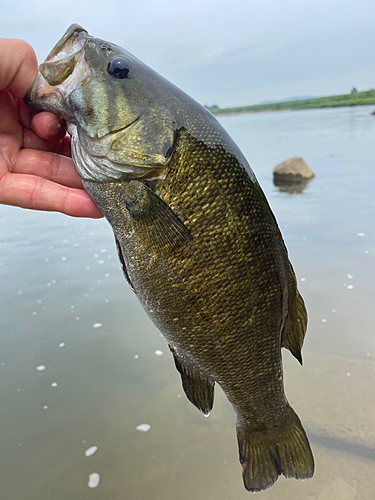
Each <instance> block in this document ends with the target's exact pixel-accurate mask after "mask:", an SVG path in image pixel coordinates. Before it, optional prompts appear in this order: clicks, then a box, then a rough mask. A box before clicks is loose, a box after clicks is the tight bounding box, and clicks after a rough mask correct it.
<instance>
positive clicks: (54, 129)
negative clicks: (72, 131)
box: [46, 118, 62, 137]
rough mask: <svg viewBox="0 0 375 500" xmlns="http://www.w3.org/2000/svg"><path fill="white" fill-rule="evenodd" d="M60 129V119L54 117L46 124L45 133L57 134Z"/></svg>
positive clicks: (50, 135)
mask: <svg viewBox="0 0 375 500" xmlns="http://www.w3.org/2000/svg"><path fill="white" fill-rule="evenodd" d="M61 129H62V123H61V121H60V120H58V119H57V118H56V119H55V120H53V121H51V122H50V123H49V124H48V125H47V129H46V134H47V135H48V136H49V137H54V136H55V135H58V134H59V133H60V132H61Z"/></svg>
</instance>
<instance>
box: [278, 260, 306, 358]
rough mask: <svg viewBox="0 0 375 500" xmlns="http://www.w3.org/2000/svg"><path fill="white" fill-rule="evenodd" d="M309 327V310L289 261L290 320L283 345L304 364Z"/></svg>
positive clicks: (283, 337)
mask: <svg viewBox="0 0 375 500" xmlns="http://www.w3.org/2000/svg"><path fill="white" fill-rule="evenodd" d="M306 328H307V311H306V307H305V303H304V301H303V298H302V297H301V295H300V293H299V291H298V290H297V280H296V276H295V274H294V271H293V267H292V265H291V264H290V262H289V278H288V321H287V324H286V327H285V330H284V332H283V336H282V342H281V346H282V347H285V348H286V349H289V351H290V352H291V353H292V354H293V356H294V357H295V358H296V359H298V361H299V362H300V363H301V365H302V355H301V349H302V345H303V340H304V338H305V333H306Z"/></svg>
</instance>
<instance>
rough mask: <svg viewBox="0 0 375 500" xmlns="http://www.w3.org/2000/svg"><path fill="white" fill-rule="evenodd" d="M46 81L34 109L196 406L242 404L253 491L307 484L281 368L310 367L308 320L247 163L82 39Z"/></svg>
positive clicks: (308, 460)
mask: <svg viewBox="0 0 375 500" xmlns="http://www.w3.org/2000/svg"><path fill="white" fill-rule="evenodd" d="M64 50H65V52H64ZM60 52H62V54H63V56H62V55H61V54H60ZM72 54H73V56H72ZM64 57H65V58H66V59H64ZM69 65H72V66H71V67H70V66H69ZM41 68H42V70H43V71H42V73H40V74H38V76H37V78H36V80H35V82H34V84H33V86H32V87H31V89H30V91H29V93H28V95H27V97H26V99H25V102H27V104H29V105H31V106H33V107H34V108H36V109H38V110H49V111H53V112H56V113H57V114H62V116H63V117H64V118H65V120H66V122H67V127H68V130H69V133H70V134H71V141H72V156H73V161H74V164H75V167H76V169H77V171H78V173H79V174H80V175H81V177H82V182H83V186H84V188H85V189H86V190H87V192H88V193H89V195H90V196H91V198H92V199H93V201H94V202H95V203H96V205H97V206H98V208H99V209H100V210H101V211H102V213H103V215H104V216H105V217H106V218H107V220H108V221H109V223H110V225H111V226H112V229H113V231H114V234H115V239H116V244H117V248H118V252H119V258H120V263H121V267H122V269H123V271H124V275H125V278H126V280H127V281H128V283H129V285H130V286H131V289H132V290H133V291H134V292H135V293H136V295H137V297H138V299H139V301H140V302H141V304H142V306H143V307H144V309H145V311H146V312H147V314H148V315H149V316H150V318H151V320H152V321H153V322H154V324H155V325H156V326H157V327H158V328H159V329H160V331H161V332H162V333H163V335H164V336H165V338H166V339H167V341H168V342H169V346H170V350H171V352H172V354H173V357H174V362H175V365H176V368H177V370H178V372H179V373H180V375H181V380H182V385H183V388H184V391H185V393H186V395H187V397H188V399H189V400H190V401H191V402H192V403H193V404H194V405H195V406H196V407H197V408H198V409H199V410H201V411H202V412H203V413H204V414H205V415H207V414H208V413H209V412H210V411H211V409H212V406H213V401H214V385H215V383H218V384H219V385H220V386H221V387H222V389H223V390H224V392H225V394H226V396H227V398H228V400H229V402H230V403H231V404H232V406H233V408H234V410H235V412H236V417H237V424H236V431H237V440H238V447H239V459H240V463H241V465H242V471H243V472H242V476H243V481H244V485H245V488H246V489H247V490H249V491H253V492H256V491H261V490H263V489H266V488H269V487H270V486H272V484H273V483H274V482H275V481H276V480H277V478H278V476H279V475H280V474H284V476H286V477H294V478H296V479H307V478H309V477H311V476H312V475H313V472H314V461H313V456H312V452H311V449H310V446H309V442H308V439H307V437H306V434H305V431H304V429H303V427H302V425H301V422H300V420H299V418H298V416H297V415H296V413H295V412H294V410H293V409H292V408H291V406H290V405H289V403H288V401H287V399H286V396H285V393H284V386H283V371H282V358H281V348H282V347H286V348H288V349H289V350H290V351H291V352H292V354H293V355H294V356H295V357H296V358H297V359H298V360H299V361H300V362H301V363H302V358H301V348H302V344H303V339H304V335H305V331H306V326H307V313H306V309H305V306H304V302H303V299H302V297H301V296H300V294H299V292H298V290H297V284H296V279H295V275H294V271H293V268H292V266H291V264H290V262H289V259H288V253H287V250H286V247H285V245H284V242H283V239H282V236H281V233H280V231H279V228H278V226H277V223H276V220H275V217H274V215H273V214H272V212H271V209H270V207H269V205H268V203H267V200H266V198H265V196H264V194H263V192H262V190H261V188H260V186H259V184H258V182H257V180H256V178H255V175H254V173H253V172H252V170H251V168H250V166H249V165H248V163H247V161H246V159H245V158H244V156H243V155H242V153H241V151H240V150H239V148H238V147H237V145H236V144H235V143H234V142H233V141H232V139H231V138H230V136H229V135H228V134H227V133H226V132H225V130H224V129H223V128H222V127H221V125H220V124H219V123H218V122H217V120H216V119H215V118H214V117H213V116H212V115H211V114H210V113H209V112H208V111H207V110H206V109H205V108H204V107H202V106H200V105H199V104H198V103H196V102H195V101H194V100H193V99H191V98H190V97H189V96H187V95H186V94H184V93H183V92H182V91H181V90H179V89H177V88H176V87H175V86H173V85H172V84H171V83H169V82H168V81H166V80H165V79H163V78H162V77H161V76H160V75H158V74H157V73H156V72H154V71H153V70H151V69H150V68H148V67H147V66H146V65H144V64H143V63H142V62H141V61H139V60H138V59H136V58H135V57H134V56H132V55H131V54H129V53H128V52H127V51H125V50H124V49H121V48H119V47H117V46H116V45H112V44H110V43H108V42H103V41H102V40H100V39H96V38H94V37H91V36H90V35H89V34H88V33H87V32H86V31H85V30H83V28H81V27H79V26H78V25H72V26H71V27H70V28H69V29H68V30H67V32H66V33H65V35H64V37H63V38H62V39H61V41H60V42H58V44H57V45H56V47H55V48H54V49H53V50H52V52H51V53H50V55H49V56H48V57H47V59H46V61H45V62H44V63H43V65H42V66H41ZM115 69H116V71H115ZM64 78H65V81H64Z"/></svg>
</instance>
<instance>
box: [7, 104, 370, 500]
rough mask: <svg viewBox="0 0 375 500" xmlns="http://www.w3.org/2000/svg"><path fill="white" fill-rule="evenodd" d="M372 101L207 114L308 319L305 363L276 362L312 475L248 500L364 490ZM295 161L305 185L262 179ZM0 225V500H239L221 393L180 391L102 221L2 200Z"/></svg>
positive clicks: (230, 424) (229, 419)
mask: <svg viewBox="0 0 375 500" xmlns="http://www.w3.org/2000/svg"><path fill="white" fill-rule="evenodd" d="M371 111H372V107H368V106H367V107H366V106H365V107H355V108H340V109H322V110H307V111H296V112H280V113H268V114H254V115H241V116H230V117H225V118H222V119H221V122H222V124H223V125H224V127H225V128H226V129H227V130H228V132H229V133H230V134H231V135H232V136H233V138H234V139H235V141H236V142H237V143H238V144H239V146H240V147H241V149H242V150H243V152H244V153H245V155H246V157H247V158H248V159H249V161H250V162H251V165H252V167H253V169H254V171H255V172H256V175H257V177H258V179H259V182H260V184H261V185H262V187H263V190H264V191H265V193H266V196H267V198H268V200H269V202H270V204H271V207H272V209H273V211H274V213H275V215H276V218H277V220H278V222H279V225H280V228H281V231H282V233H283V236H284V239H285V242H286V245H287V247H288V250H289V254H290V258H291V261H292V263H293V265H294V268H295V270H296V273H297V277H298V283H299V288H300V291H301V293H302V295H303V297H304V299H305V301H306V304H307V309H308V312H309V328H308V332H307V336H306V341H305V345H304V349H303V357H304V366H303V367H301V366H300V365H299V364H298V362H297V361H296V360H295V359H294V358H292V356H291V355H290V353H289V352H285V353H284V366H285V380H286V392H287V396H288V399H289V400H290V402H291V404H292V406H293V407H294V408H295V410H296V411H297V413H298V415H299V416H300V418H301V420H302V422H303V424H304V427H305V429H306V431H307V434H308V436H309V438H310V442H311V445H312V448H313V451H314V455H315V461H316V473H315V476H314V478H313V479H311V480H309V481H304V482H297V481H295V480H291V479H289V480H287V479H285V478H284V477H280V478H279V480H278V481H277V483H276V484H275V485H274V486H273V487H272V488H271V489H270V490H267V491H266V492H263V493H260V494H258V495H259V497H260V498H264V499H280V498H288V499H289V500H294V499H301V498H303V499H314V500H317V499H319V500H320V499H321V500H323V499H324V500H325V499H327V500H333V499H340V500H351V499H361V500H364V499H370V498H371V499H372V498H373V494H374V493H373V492H374V480H373V478H374V474H375V396H374V387H375V330H374V324H375V308H374V300H375V222H374V220H375V197H374V195H375V147H374V142H375V118H374V117H373V116H370V112H371ZM294 155H298V156H302V157H303V158H304V159H305V161H306V162H307V163H308V164H309V165H310V167H311V168H312V169H313V170H314V172H315V174H316V178H314V179H313V180H312V181H311V182H310V183H309V184H308V185H307V186H306V187H305V189H304V190H303V192H301V193H290V192H285V191H281V190H279V189H278V188H277V187H275V186H274V185H273V182H272V169H273V167H274V166H275V165H276V164H277V163H279V162H281V161H283V160H284V159H286V158H288V157H290V156H294ZM0 227H1V230H0V235H1V236H0V238H1V239H0V245H1V246H0V276H1V281H0V381H1V384H0V442H1V446H0V491H1V494H0V497H1V499H3V498H4V499H7V500H52V499H53V500H66V499H72V500H88V499H90V500H91V499H94V500H107V499H108V500H122V499H127V500H128V499H129V500H136V499H137V500H138V499H139V500H149V499H155V500H172V499H173V500H175V499H178V498H182V499H193V498H194V499H203V498H204V499H205V500H228V499H236V500H240V499H245V498H248V497H249V493H247V492H246V491H245V490H244V488H243V485H242V478H241V467H240V465H239V463H238V457H237V442H236V436H235V420H234V414H233V411H232V408H231V406H230V405H229V403H228V402H227V401H226V398H225V397H224V395H223V393H222V392H221V390H220V389H217V391H216V399H215V406H214V409H213V412H212V413H211V415H210V417H209V418H204V417H203V416H202V415H201V414H200V413H199V412H198V410H196V409H195V408H194V407H193V406H192V405H191V404H190V403H189V402H188V401H187V399H186V398H185V396H184V394H183V391H182V389H181V384H180V377H179V374H178V373H177V371H176V370H175V367H174V363H173V360H172V357H171V354H170V353H169V351H168V347H167V344H166V342H165V340H164V338H163V337H161V335H160V333H159V331H158V330H157V329H156V328H155V327H154V326H153V325H152V323H151V322H150V320H149V319H148V317H147V316H146V314H145V313H144V312H143V310H142V308H141V307H140V305H139V304H138V302H137V300H136V298H135V296H134V295H133V293H132V292H131V291H130V289H129V288H128V286H127V284H126V282H125V280H124V278H123V276H122V274H121V271H120V266H119V263H118V261H117V255H116V251H115V247H114V242H113V238H112V234H111V230H110V228H109V226H108V224H107V223H106V221H104V220H100V221H97V220H82V219H72V218H68V217H65V216H63V215H59V214H51V213H37V212H32V211H26V210H21V209H17V208H13V207H4V206H2V207H0ZM139 426H141V427H139ZM137 427H138V429H137Z"/></svg>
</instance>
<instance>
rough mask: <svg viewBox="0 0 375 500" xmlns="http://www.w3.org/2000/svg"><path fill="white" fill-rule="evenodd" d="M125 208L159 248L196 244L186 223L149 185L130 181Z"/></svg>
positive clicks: (126, 191)
mask: <svg viewBox="0 0 375 500" xmlns="http://www.w3.org/2000/svg"><path fill="white" fill-rule="evenodd" d="M125 204H126V208H127V209H128V210H129V213H130V215H131V217H132V220H133V224H134V226H135V227H137V228H138V229H139V230H140V231H143V232H144V233H145V237H147V238H149V239H150V240H151V241H152V243H153V244H154V245H155V246H156V247H159V248H162V249H168V248H171V249H177V248H180V247H182V246H184V245H186V244H187V243H189V242H190V241H192V239H193V238H192V236H191V234H190V232H189V230H188V229H187V227H186V226H185V225H184V223H183V222H182V221H181V220H180V219H179V217H178V216H177V215H176V214H175V212H174V211H173V210H172V209H171V208H170V206H169V205H167V204H166V203H165V202H164V201H163V200H162V199H161V198H160V197H159V196H158V195H157V194H155V193H154V192H153V191H152V189H151V188H150V187H149V186H148V185H147V183H144V182H140V181H134V180H132V181H130V182H129V184H128V185H127V187H126V189H125Z"/></svg>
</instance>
